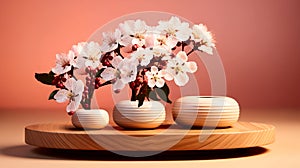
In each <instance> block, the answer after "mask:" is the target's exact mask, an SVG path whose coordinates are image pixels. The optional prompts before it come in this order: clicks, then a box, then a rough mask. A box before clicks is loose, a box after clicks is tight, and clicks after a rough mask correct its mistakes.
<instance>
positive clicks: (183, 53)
mask: <svg viewBox="0 0 300 168" xmlns="http://www.w3.org/2000/svg"><path fill="white" fill-rule="evenodd" d="M176 57H177V58H179V59H181V60H182V61H183V62H186V61H187V60H188V57H187V55H186V53H185V52H184V51H179V52H178V53H177V55H176Z"/></svg>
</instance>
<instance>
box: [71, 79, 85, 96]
mask: <svg viewBox="0 0 300 168" xmlns="http://www.w3.org/2000/svg"><path fill="white" fill-rule="evenodd" d="M83 90H84V84H83V82H82V81H81V80H77V81H76V82H75V84H74V87H73V90H72V91H73V93H74V94H82V92H83Z"/></svg>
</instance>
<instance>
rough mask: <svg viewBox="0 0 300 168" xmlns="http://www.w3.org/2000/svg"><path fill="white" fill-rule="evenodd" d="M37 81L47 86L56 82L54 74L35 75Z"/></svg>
mask: <svg viewBox="0 0 300 168" xmlns="http://www.w3.org/2000/svg"><path fill="white" fill-rule="evenodd" d="M34 77H35V79H36V80H38V81H39V82H41V83H43V84H46V85H53V84H52V81H53V80H54V74H53V73H49V74H48V73H35V75H34Z"/></svg>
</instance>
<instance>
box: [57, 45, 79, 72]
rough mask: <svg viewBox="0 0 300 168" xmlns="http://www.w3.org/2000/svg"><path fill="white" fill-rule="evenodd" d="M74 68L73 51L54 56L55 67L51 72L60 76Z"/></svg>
mask: <svg viewBox="0 0 300 168" xmlns="http://www.w3.org/2000/svg"><path fill="white" fill-rule="evenodd" d="M72 66H73V67H77V66H76V60H75V54H74V52H73V51H71V50H70V51H69V52H68V54H65V53H62V54H56V66H55V67H54V68H52V72H53V73H55V74H57V75H60V74H64V73H66V72H69V71H70V70H71V69H72Z"/></svg>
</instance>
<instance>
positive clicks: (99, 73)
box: [95, 68, 105, 78]
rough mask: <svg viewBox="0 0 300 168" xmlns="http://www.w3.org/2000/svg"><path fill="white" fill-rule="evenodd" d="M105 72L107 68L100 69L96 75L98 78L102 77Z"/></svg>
mask: <svg viewBox="0 0 300 168" xmlns="http://www.w3.org/2000/svg"><path fill="white" fill-rule="evenodd" d="M104 70H105V68H102V69H100V70H99V71H97V73H96V76H95V77H96V78H98V77H100V75H101V73H102V72H103V71H104Z"/></svg>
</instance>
